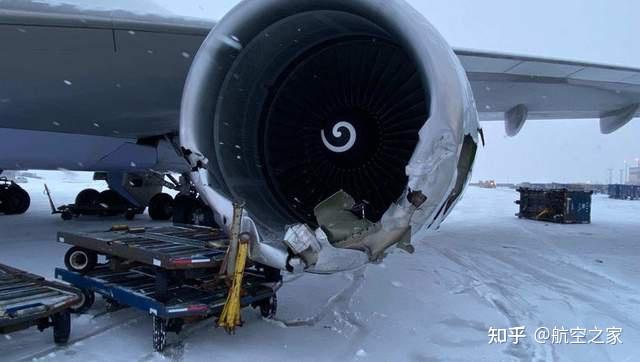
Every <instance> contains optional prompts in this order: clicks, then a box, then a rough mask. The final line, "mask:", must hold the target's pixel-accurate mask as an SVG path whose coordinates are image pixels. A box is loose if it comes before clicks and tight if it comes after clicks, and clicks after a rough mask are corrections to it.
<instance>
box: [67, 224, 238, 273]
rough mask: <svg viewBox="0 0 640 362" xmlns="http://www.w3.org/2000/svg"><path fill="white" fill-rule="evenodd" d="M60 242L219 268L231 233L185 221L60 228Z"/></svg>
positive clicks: (159, 263)
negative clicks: (74, 229)
mask: <svg viewBox="0 0 640 362" xmlns="http://www.w3.org/2000/svg"><path fill="white" fill-rule="evenodd" d="M57 240H58V242H61V243H65V244H69V245H72V246H76V247H79V248H83V249H87V250H90V251H92V252H95V253H98V254H103V255H107V256H109V257H116V258H122V259H126V260H128V261H133V262H138V263H142V264H146V265H153V266H156V267H159V268H162V269H166V270H182V269H196V268H197V269H204V268H217V267H219V266H220V264H221V263H222V261H223V260H224V256H225V253H226V248H227V245H228V243H229V240H228V237H227V236H226V234H224V232H222V231H221V230H219V229H212V228H208V227H201V226H193V225H188V226H187V225H184V226H178V225H175V226H167V227H160V228H128V227H123V228H121V229H120V230H118V228H115V229H113V228H112V230H110V231H106V232H91V233H75V232H59V233H58V237H57Z"/></svg>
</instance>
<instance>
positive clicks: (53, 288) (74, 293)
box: [0, 264, 81, 344]
mask: <svg viewBox="0 0 640 362" xmlns="http://www.w3.org/2000/svg"><path fill="white" fill-rule="evenodd" d="M80 301H81V294H80V291H79V290H77V289H75V288H72V287H69V286H67V285H64V284H61V283H57V282H52V281H48V280H46V279H44V278H43V277H40V276H37V275H34V274H31V273H28V272H25V271H22V270H18V269H15V268H12V267H9V266H7V265H3V264H0V312H1V313H0V334H6V333H13V332H17V331H20V330H23V329H27V328H30V327H33V326H37V327H38V329H40V330H41V331H43V330H44V329H46V328H49V327H53V329H54V331H53V335H54V341H55V342H56V343H58V344H64V343H66V342H67V341H68V339H69V334H70V331H71V320H70V316H69V313H70V309H71V308H72V307H74V306H75V305H77V304H78V303H79V302H80Z"/></svg>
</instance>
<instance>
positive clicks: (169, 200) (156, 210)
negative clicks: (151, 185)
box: [149, 193, 174, 220]
mask: <svg viewBox="0 0 640 362" xmlns="http://www.w3.org/2000/svg"><path fill="white" fill-rule="evenodd" d="M173 204H174V200H173V197H171V195H168V194H165V193H159V194H157V195H155V196H154V197H152V198H151V201H149V216H150V217H151V219H152V220H169V219H171V217H172V216H173Z"/></svg>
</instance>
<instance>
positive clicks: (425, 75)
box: [180, 0, 477, 234]
mask: <svg viewBox="0 0 640 362" xmlns="http://www.w3.org/2000/svg"><path fill="white" fill-rule="evenodd" d="M474 116H475V117H474ZM474 122H475V123H474ZM474 127H475V128H474ZM476 130H477V114H476V113H475V108H474V106H473V99H472V96H471V93H470V91H469V87H468V81H467V80H466V75H465V74H464V72H463V71H461V67H460V65H459V62H458V60H457V58H455V56H454V55H453V52H452V51H451V49H450V48H449V46H448V45H447V44H446V42H444V40H443V39H442V38H441V36H440V35H439V34H438V33H437V32H436V31H435V30H434V29H433V28H432V27H431V26H430V25H429V24H428V23H427V22H426V20H424V18H423V17H422V16H421V15H420V14H418V13H417V12H416V11H415V10H413V9H412V8H411V7H410V6H409V5H407V4H406V3H405V2H404V1H401V0H391V1H387V0H385V1H378V0H350V1H341V0H321V1H315V0H313V1H312V0H298V1H295V2H291V1H287V0H261V1H246V2H243V3H241V4H240V5H238V6H237V7H236V8H234V9H233V10H232V11H231V12H230V13H229V14H228V15H226V16H225V17H224V18H223V19H222V20H221V21H220V22H219V23H218V24H217V26H216V27H215V28H214V29H213V30H212V31H211V33H210V34H209V36H208V37H207V39H206V40H205V42H204V43H203V45H202V47H201V49H200V50H199V52H198V54H197V56H196V57H195V59H194V62H193V65H192V68H191V71H190V72H189V77H188V79H187V83H186V86H185V91H184V95H183V103H182V111H181V128H180V138H181V143H182V145H183V147H185V148H186V149H189V150H191V151H192V152H194V153H195V154H199V155H202V158H203V159H205V160H206V164H207V170H208V176H209V177H208V181H207V184H208V185H209V186H210V187H212V188H213V189H215V190H217V191H218V192H220V193H221V194H222V195H224V196H225V197H227V198H229V199H233V200H242V201H245V202H246V207H247V210H248V211H249V212H250V214H251V215H252V217H253V218H254V219H255V220H256V221H257V222H258V223H259V224H260V225H261V226H262V227H263V229H264V230H267V231H268V232H270V233H279V234H281V233H282V232H284V229H285V225H290V224H294V223H300V222H302V223H306V224H309V225H312V226H314V225H316V223H317V220H315V217H314V214H313V209H314V208H315V207H316V206H317V205H318V204H319V203H320V202H322V201H323V200H325V199H327V198H328V197H330V196H331V195H333V194H335V193H336V192H337V191H339V190H344V191H346V192H347V193H348V194H350V195H351V196H353V198H354V199H355V200H356V202H357V203H359V204H361V205H364V206H363V207H364V210H365V212H366V216H367V218H368V219H370V220H372V221H380V220H382V221H383V222H385V220H387V222H392V220H393V216H392V214H393V212H392V210H390V209H391V208H392V206H393V205H396V206H400V207H404V206H407V207H410V204H411V203H410V201H409V200H408V199H407V197H406V196H407V194H408V193H409V192H410V190H409V189H412V190H420V191H421V192H422V194H424V196H425V200H426V202H425V204H424V205H422V206H421V207H420V210H418V211H417V212H416V213H415V215H414V213H412V215H414V216H412V217H413V218H414V219H415V220H411V222H412V223H413V224H415V225H418V226H422V225H423V224H434V223H436V224H437V223H439V221H438V220H441V219H442V218H443V217H444V215H446V213H447V212H448V210H449V209H450V206H451V205H452V204H453V203H454V202H455V201H456V200H457V198H458V195H459V194H460V191H461V187H463V186H464V184H465V182H466V179H467V175H468V172H469V170H470V168H471V163H472V162H460V159H461V154H462V153H465V152H466V153H469V152H475V148H473V147H472V148H469V147H466V148H465V147H463V142H464V136H465V134H472V133H473V132H472V131H474V132H475V131H476ZM473 137H475V136H473ZM463 149H466V151H464V150H463ZM467 156H468V155H467ZM464 159H465V160H468V159H469V157H465V158H464ZM472 159H473V158H471V161H472ZM460 185H462V186H461V187H460ZM403 205H404V206H403ZM212 206H213V207H214V208H216V205H212ZM389 220H391V221H389ZM407 222H408V221H407ZM415 225H414V226H415Z"/></svg>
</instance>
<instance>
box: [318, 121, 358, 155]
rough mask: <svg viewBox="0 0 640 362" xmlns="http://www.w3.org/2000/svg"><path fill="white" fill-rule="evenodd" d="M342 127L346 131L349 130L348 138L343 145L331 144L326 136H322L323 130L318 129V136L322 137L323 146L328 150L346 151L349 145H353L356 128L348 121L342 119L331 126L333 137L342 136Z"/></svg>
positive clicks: (349, 147)
mask: <svg viewBox="0 0 640 362" xmlns="http://www.w3.org/2000/svg"><path fill="white" fill-rule="evenodd" d="M343 128H344V129H346V130H347V132H349V140H348V141H347V143H345V144H344V145H343V146H334V145H332V144H331V143H330V142H329V141H327V138H326V137H325V136H324V130H321V131H320V136H321V137H322V143H324V146H325V147H327V148H328V149H329V151H331V152H335V153H342V152H347V151H349V150H350V149H351V147H353V145H355V144H356V138H357V134H356V129H355V128H354V127H353V125H352V124H351V123H349V122H344V121H343V122H338V123H336V124H335V125H334V126H333V130H332V132H331V133H333V137H335V138H340V137H341V136H342V129H343Z"/></svg>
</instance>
